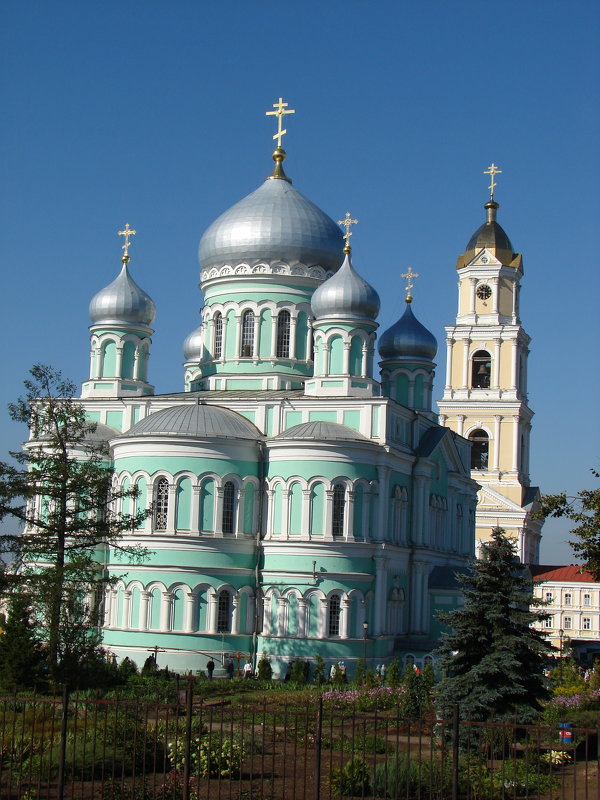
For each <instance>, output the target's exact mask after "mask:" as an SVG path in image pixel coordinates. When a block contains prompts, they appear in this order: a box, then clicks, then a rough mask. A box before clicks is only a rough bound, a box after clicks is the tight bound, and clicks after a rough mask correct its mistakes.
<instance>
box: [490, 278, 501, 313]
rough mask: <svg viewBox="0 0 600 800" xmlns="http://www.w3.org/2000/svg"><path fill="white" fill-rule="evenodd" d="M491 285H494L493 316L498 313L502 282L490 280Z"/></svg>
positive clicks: (495, 279)
mask: <svg viewBox="0 0 600 800" xmlns="http://www.w3.org/2000/svg"><path fill="white" fill-rule="evenodd" d="M490 283H491V285H492V314H497V313H498V300H499V295H500V291H499V288H500V287H499V283H500V282H499V280H498V278H492V279H491V280H490Z"/></svg>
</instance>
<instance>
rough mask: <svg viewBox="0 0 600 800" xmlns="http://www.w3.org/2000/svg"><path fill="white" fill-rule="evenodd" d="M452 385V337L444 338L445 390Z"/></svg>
mask: <svg viewBox="0 0 600 800" xmlns="http://www.w3.org/2000/svg"><path fill="white" fill-rule="evenodd" d="M451 385H452V339H446V391H449V390H450V388H451Z"/></svg>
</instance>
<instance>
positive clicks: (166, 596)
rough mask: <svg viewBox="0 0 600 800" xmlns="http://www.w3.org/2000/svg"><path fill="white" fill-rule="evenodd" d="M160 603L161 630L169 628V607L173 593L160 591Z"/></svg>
mask: <svg viewBox="0 0 600 800" xmlns="http://www.w3.org/2000/svg"><path fill="white" fill-rule="evenodd" d="M161 595H162V598H161V603H160V622H159V625H160V629H161V631H168V630H171V609H172V607H173V595H172V594H171V592H161Z"/></svg>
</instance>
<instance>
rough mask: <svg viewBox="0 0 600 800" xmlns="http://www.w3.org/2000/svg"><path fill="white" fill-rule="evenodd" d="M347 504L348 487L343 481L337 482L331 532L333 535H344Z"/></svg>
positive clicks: (334, 491)
mask: <svg viewBox="0 0 600 800" xmlns="http://www.w3.org/2000/svg"><path fill="white" fill-rule="evenodd" d="M345 506H346V488H345V486H344V484H343V483H336V485H335V486H334V487H333V521H332V525H331V533H332V535H333V536H343V535H344V509H345Z"/></svg>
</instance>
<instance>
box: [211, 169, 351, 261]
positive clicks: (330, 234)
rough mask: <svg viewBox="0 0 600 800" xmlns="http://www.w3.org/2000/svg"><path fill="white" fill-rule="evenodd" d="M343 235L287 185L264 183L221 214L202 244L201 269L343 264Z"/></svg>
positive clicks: (273, 181) (327, 218) (278, 181)
mask: <svg viewBox="0 0 600 800" xmlns="http://www.w3.org/2000/svg"><path fill="white" fill-rule="evenodd" d="M343 245H344V242H343V238H342V232H341V230H340V228H339V227H338V226H337V225H336V223H335V222H334V221H333V220H332V219H331V218H330V217H328V216H327V214H325V213H324V212H323V211H321V209H320V208H317V206H316V205H315V204H314V203H311V201H310V200H308V199H307V198H306V197H304V195H302V194H300V192H299V191H298V190H297V189H295V188H294V187H293V186H292V185H291V183H289V182H288V181H287V180H281V179H278V178H275V179H268V180H266V181H265V182H264V183H263V184H262V186H259V187H258V189H256V190H255V191H254V192H252V193H251V194H249V195H248V196H247V197H244V198H243V200H240V201H239V202H238V203H236V204H235V205H234V206H232V207H231V208H230V209H228V210H227V211H225V212H224V213H223V214H221V216H220V217H218V219H216V220H215V221H214V222H213V223H212V225H210V227H209V228H208V229H207V230H206V232H205V233H204V235H203V236H202V239H201V240H200V247H199V249H198V258H199V261H200V267H201V269H207V268H209V267H214V266H222V265H224V264H232V263H239V262H241V261H245V262H250V263H252V262H257V261H267V262H269V261H276V260H279V261H284V262H286V263H288V264H292V263H295V262H300V263H302V264H305V265H307V266H312V265H314V264H319V265H320V266H322V267H324V268H325V269H331V270H336V269H338V267H339V266H340V264H341V263H342V247H343Z"/></svg>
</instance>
